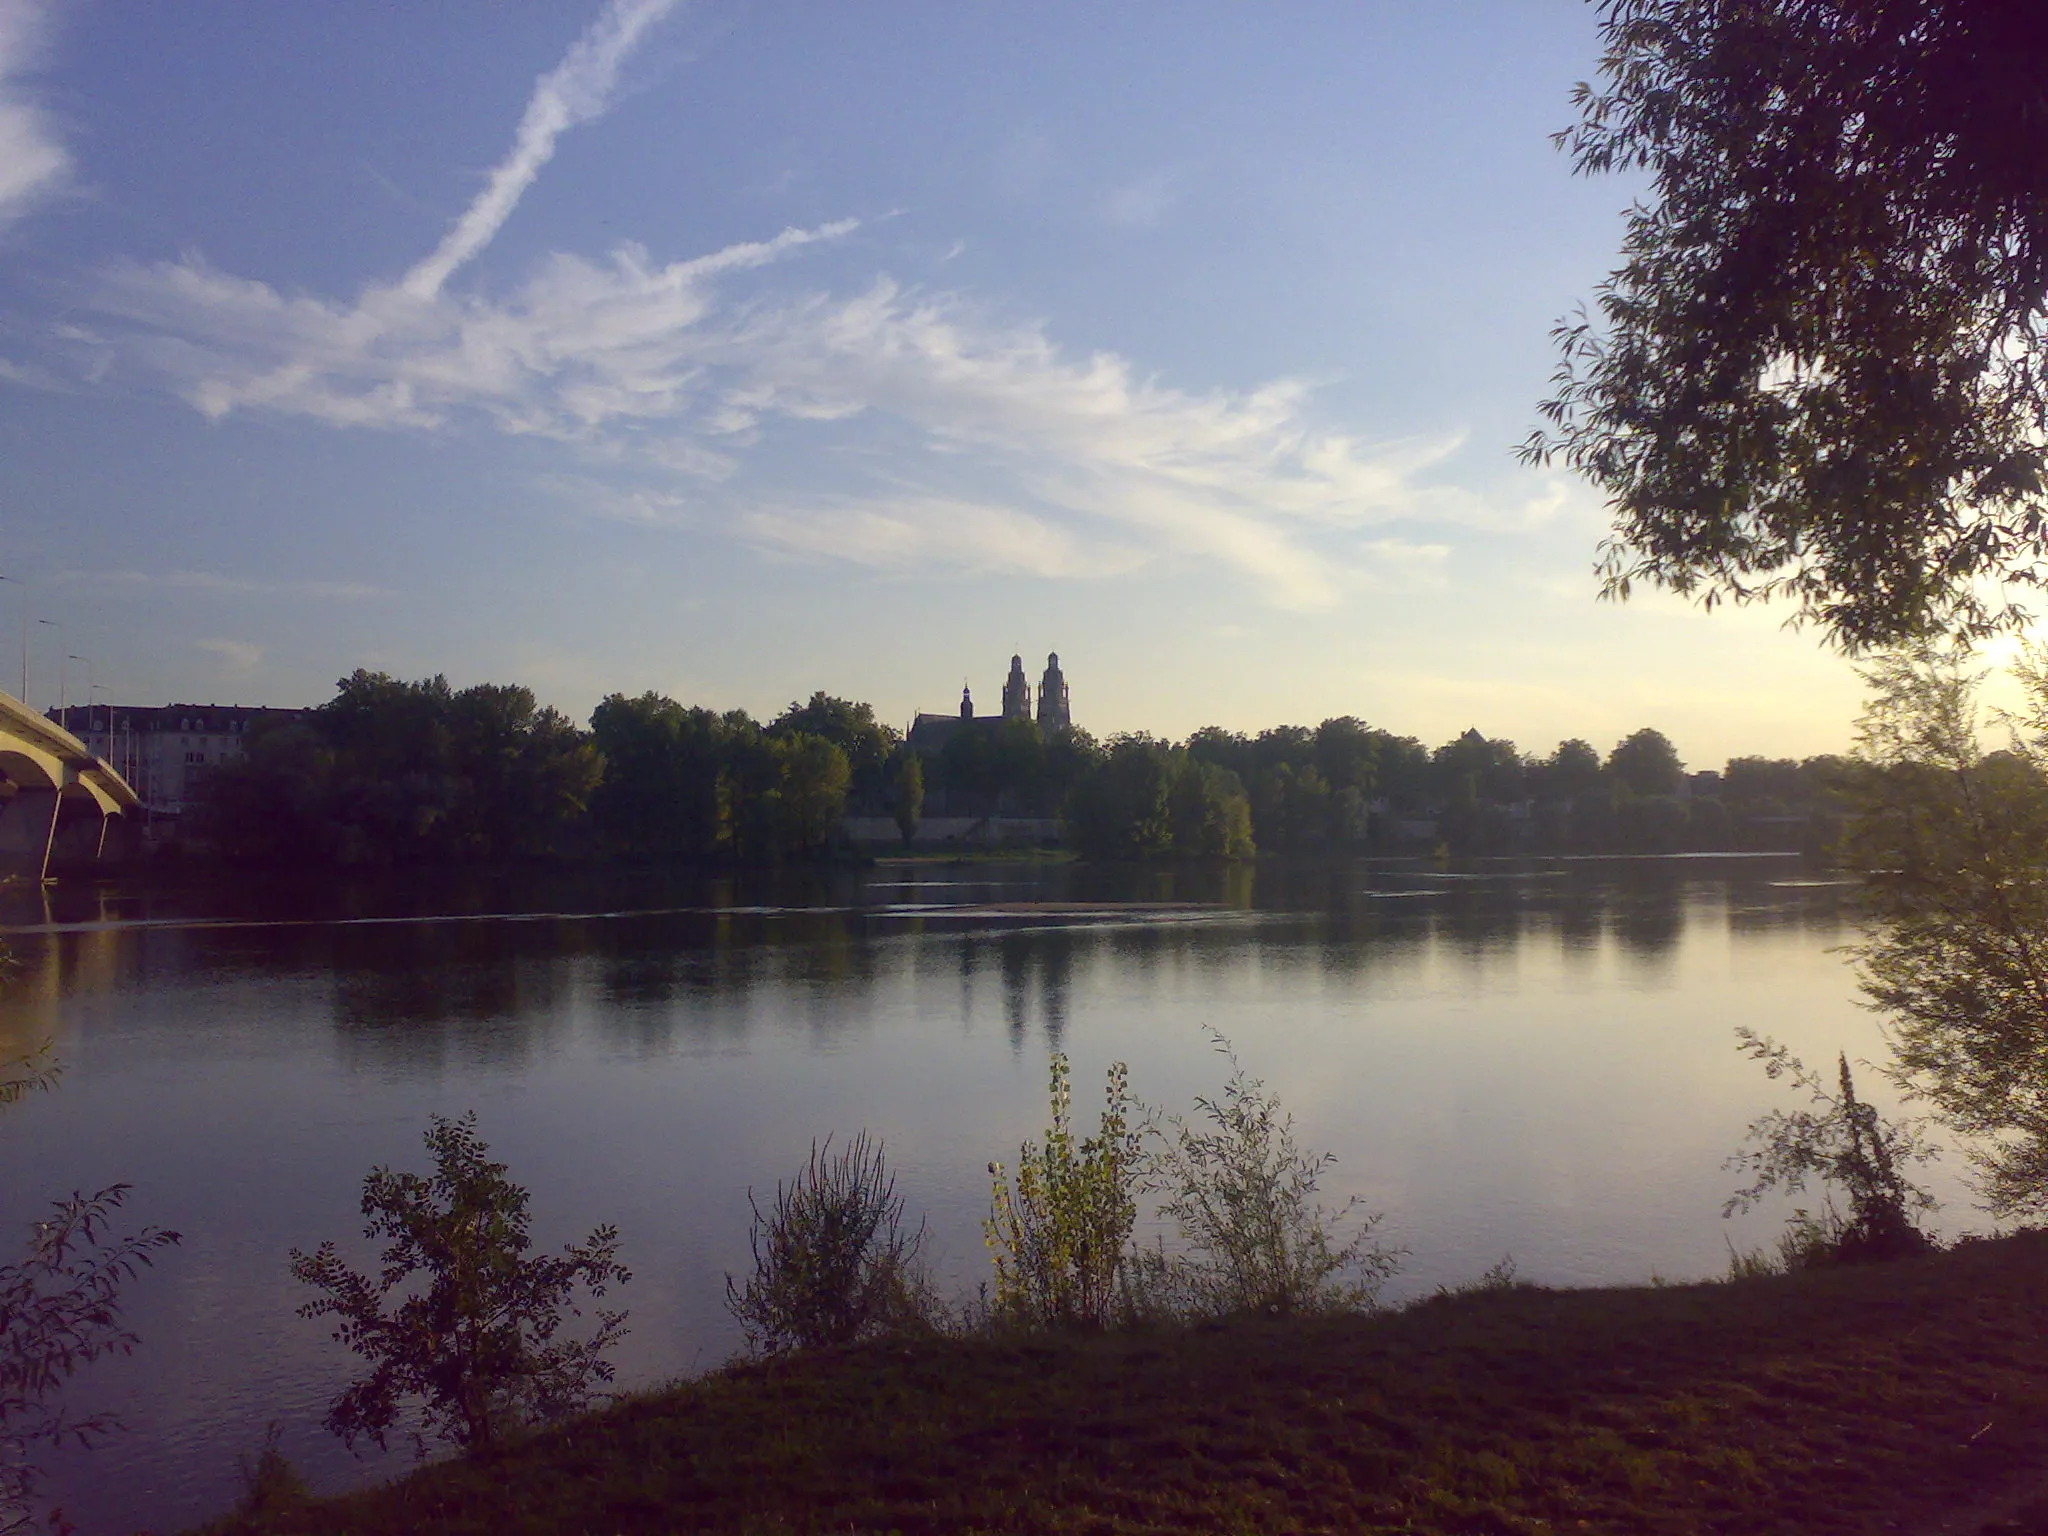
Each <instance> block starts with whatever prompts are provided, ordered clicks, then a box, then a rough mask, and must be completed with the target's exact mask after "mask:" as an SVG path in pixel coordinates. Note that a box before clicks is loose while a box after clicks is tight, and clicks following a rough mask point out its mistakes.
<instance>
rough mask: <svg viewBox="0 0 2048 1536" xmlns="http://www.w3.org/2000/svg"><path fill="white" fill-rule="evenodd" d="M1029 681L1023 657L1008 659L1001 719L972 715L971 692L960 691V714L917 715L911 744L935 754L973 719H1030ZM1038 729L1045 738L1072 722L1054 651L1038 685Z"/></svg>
mask: <svg viewBox="0 0 2048 1536" xmlns="http://www.w3.org/2000/svg"><path fill="white" fill-rule="evenodd" d="M1031 704H1032V699H1031V682H1030V680H1029V679H1028V678H1026V677H1025V676H1024V658H1023V657H1022V656H1012V657H1011V658H1010V675H1009V676H1008V677H1007V678H1005V679H1003V712H1002V714H1001V715H1000V716H996V715H980V716H977V715H976V714H975V713H974V690H973V689H971V688H962V689H961V690H960V713H959V714H958V715H926V714H920V715H919V716H918V717H917V719H916V720H915V721H914V722H913V723H912V724H911V727H910V744H911V745H912V746H913V747H916V748H918V749H919V750H921V751H937V750H938V749H939V748H941V747H943V746H944V745H945V744H946V742H947V740H948V739H950V738H951V737H952V735H953V733H954V732H955V731H957V730H959V729H960V728H961V727H962V726H963V725H971V724H973V723H974V721H975V720H976V719H982V720H992V719H1003V720H1029V719H1031V718H1032V712H1031ZM1037 719H1038V728H1039V729H1040V730H1041V731H1044V732H1046V733H1047V734H1048V735H1049V734H1051V733H1052V732H1054V731H1063V730H1065V729H1067V727H1069V726H1071V725H1072V724H1073V723H1074V717H1073V714H1072V711H1071V709H1070V708H1069V705H1068V702H1067V679H1066V677H1065V675H1064V674H1063V673H1061V671H1060V658H1059V653H1058V652H1057V651H1055V652H1054V653H1053V654H1052V655H1050V656H1048V657H1046V658H1045V676H1044V677H1042V678H1040V679H1039V682H1038V714H1037Z"/></svg>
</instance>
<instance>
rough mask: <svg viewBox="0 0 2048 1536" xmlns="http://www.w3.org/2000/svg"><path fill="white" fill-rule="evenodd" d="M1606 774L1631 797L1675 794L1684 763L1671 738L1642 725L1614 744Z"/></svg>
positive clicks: (1681, 776) (1683, 777)
mask: <svg viewBox="0 0 2048 1536" xmlns="http://www.w3.org/2000/svg"><path fill="white" fill-rule="evenodd" d="M1607 772H1608V774H1609V776H1610V777H1612V778H1614V779H1615V780H1617V781H1618V782H1620V783H1622V784H1625V785H1627V786H1628V789H1629V792H1630V793H1631V794H1636V795H1675V794H1677V793H1678V787H1679V785H1680V784H1681V783H1683V782H1684V779H1685V764H1684V763H1682V762H1680V761H1679V760H1678V749H1677V748H1676V747H1674V746H1672V745H1671V741H1670V738H1668V737H1667V736H1665V734H1664V733H1663V732H1662V731H1653V730H1651V729H1650V728H1649V727H1648V726H1644V727H1643V729H1641V730H1639V731H1632V732H1630V733H1629V735H1627V736H1626V737H1624V738H1623V739H1622V740H1621V741H1619V742H1617V743H1615V747H1614V750H1613V751H1612V752H1610V753H1608V754H1607Z"/></svg>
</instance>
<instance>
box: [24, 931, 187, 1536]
mask: <svg viewBox="0 0 2048 1536" xmlns="http://www.w3.org/2000/svg"><path fill="white" fill-rule="evenodd" d="M12 964H13V961H12V958H11V957H10V956H9V955H8V954H7V952H6V950H5V948H4V947H0V977H4V976H5V975H6V973H7V971H8V969H9V968H10V967H11V965H12ZM0 1072H4V1074H5V1075H0V1104H12V1103H15V1102H16V1101H17V1100H19V1099H22V1098H24V1097H26V1096H27V1095H28V1094H31V1093H47V1092H49V1091H50V1090H51V1089H52V1088H54V1087H55V1086H56V1084H57V1077H58V1072H59V1068H58V1066H57V1064H56V1062H55V1061H54V1060H52V1059H51V1057H50V1048H49V1046H48V1045H44V1046H42V1047H40V1048H38V1049H37V1050H35V1051H32V1052H30V1053H29V1054H28V1055H26V1056H22V1057H19V1058H17V1059H15V1060H12V1061H9V1062H7V1063H6V1064H5V1066H4V1067H0ZM127 1197H128V1186H127V1185H126V1184H110V1185H108V1186H107V1187H106V1188H105V1189H103V1190H101V1191H99V1193H98V1194H94V1195H80V1194H75V1193H74V1194H73V1195H71V1197H70V1198H69V1199H65V1200H58V1201H54V1202H52V1205H51V1214H50V1215H49V1216H46V1217H45V1218H44V1219H43V1220H41V1221H39V1222H37V1223H35V1225H34V1226H33V1227H31V1228H30V1229H29V1242H28V1252H27V1253H26V1254H25V1255H24V1256H23V1257H22V1258H21V1260H20V1261H19V1262H17V1263H13V1264H0V1536H15V1533H16V1532H21V1531H26V1530H28V1529H29V1528H30V1527H31V1525H32V1523H33V1511H32V1509H31V1507H30V1505H31V1502H32V1501H33V1500H34V1498H35V1491H36V1485H37V1483H38V1481H39V1478H38V1476H37V1472H36V1467H35V1463H34V1462H32V1461H31V1460H30V1459H29V1455H30V1452H31V1451H32V1450H33V1449H34V1448H35V1447H36V1446H38V1445H47V1446H53V1447H54V1446H59V1445H63V1444H65V1443H66V1442H70V1443H73V1444H77V1445H80V1446H87V1445H91V1444H92V1442H93V1441H94V1440H96V1439H98V1438H99V1437H100V1436H102V1435H106V1434H111V1433H112V1432H113V1431H115V1430H117V1429H119V1428H120V1427H121V1426H120V1422H119V1421H118V1420H117V1419H115V1418H114V1417H113V1416H112V1415H111V1414H90V1415H85V1416H71V1415H67V1414H66V1413H65V1412H64V1410H63V1408H62V1407H61V1406H60V1405H59V1404H58V1402H57V1396H58V1394H59V1393H60V1392H61V1391H62V1389H63V1386H64V1383H65V1382H66V1381H68V1380H69V1379H70V1378H71V1376H72V1374H73V1373H74V1372H76V1371H77V1370H78V1369H79V1367H81V1366H84V1365H88V1364H90V1363H91V1362H92V1361H94V1360H97V1359H99V1358H100V1357H101V1356H103V1355H114V1354H119V1355H125V1354H129V1353H131V1352H132V1351H133V1350H134V1348H135V1346H136V1344H137V1343H138V1342H139V1340H138V1339H137V1338H136V1336H135V1335H134V1334H133V1333H131V1332H130V1331H129V1330H128V1329H126V1328H124V1327H122V1326H121V1305H120V1297H121V1287H122V1286H123V1285H124V1284H125V1283H126V1282H127V1281H129V1280H131V1279H133V1278H134V1277H135V1275H136V1273H137V1272H138V1271H139V1270H142V1269H146V1268H148V1267H149V1265H150V1264H151V1262H152V1260H151V1258H150V1255H151V1254H152V1253H154V1252H155V1251H156V1250H157V1249H159V1248H166V1247H170V1246H171V1245H173V1244H175V1243H176V1242H177V1241H178V1240H179V1239H178V1234H177V1233H175V1232H163V1231H159V1230H158V1229H157V1228H155V1227H144V1228H143V1229H142V1230H141V1231H140V1232H137V1233H135V1234H133V1235H132V1236H128V1237H114V1236H113V1235H112V1234H111V1233H110V1232H109V1231H108V1230H107V1228H108V1221H109V1218H110V1217H111V1216H112V1215H113V1213H114V1211H116V1210H117V1209H119V1207H120V1206H121V1203H122V1202H123V1201H124V1200H126V1199H127Z"/></svg>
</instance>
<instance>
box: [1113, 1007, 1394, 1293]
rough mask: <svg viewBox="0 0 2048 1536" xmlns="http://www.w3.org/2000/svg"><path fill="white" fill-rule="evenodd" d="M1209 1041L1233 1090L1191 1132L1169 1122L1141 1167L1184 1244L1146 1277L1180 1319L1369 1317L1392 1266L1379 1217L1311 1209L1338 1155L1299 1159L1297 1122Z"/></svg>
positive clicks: (1185, 1123)
mask: <svg viewBox="0 0 2048 1536" xmlns="http://www.w3.org/2000/svg"><path fill="white" fill-rule="evenodd" d="M1212 1039H1213V1040H1214V1043H1215V1045H1216V1048H1217V1050H1218V1051H1220V1052H1221V1053H1222V1054H1223V1055H1224V1056H1225V1057H1226V1058H1227V1059H1228V1060H1229V1062H1230V1080H1229V1081H1228V1082H1226V1083H1225V1084H1224V1085H1223V1092H1222V1094H1221V1096H1220V1097H1218V1098H1214V1099H1209V1098H1197V1099H1196V1100H1195V1110H1196V1115H1195V1117H1194V1120H1193V1121H1192V1122H1190V1121H1189V1120H1187V1119H1183V1118H1182V1117H1180V1116H1178V1115H1176V1116H1172V1117H1169V1118H1168V1120H1167V1122H1166V1126H1167V1129H1166V1130H1164V1131H1162V1132H1161V1134H1160V1138H1159V1142H1160V1145H1159V1147H1158V1149H1157V1150H1156V1151H1154V1152H1153V1153H1152V1154H1151V1156H1150V1157H1149V1158H1148V1159H1147V1164H1146V1169H1145V1178H1144V1182H1145V1185H1146V1186H1147V1187H1148V1188H1150V1189H1151V1190H1153V1191H1154V1192H1156V1193H1158V1194H1160V1195H1161V1196H1162V1197H1163V1198H1162V1199H1161V1201H1160V1206H1159V1213H1160V1215H1161V1216H1164V1217H1167V1218H1170V1219H1171V1220H1172V1221H1173V1222H1174V1224H1175V1225H1176V1226H1177V1227H1178V1228H1179V1231H1180V1239H1181V1244H1182V1248H1181V1251H1180V1252H1179V1253H1177V1254H1175V1255H1173V1256H1172V1257H1171V1258H1170V1259H1166V1260H1165V1261H1164V1266H1163V1273H1162V1265H1161V1263H1160V1261H1159V1259H1157V1258H1155V1259H1154V1260H1153V1261H1152V1263H1151V1265H1150V1268H1151V1269H1152V1271H1153V1273H1154V1275H1155V1276H1157V1277H1159V1278H1160V1279H1163V1280H1164V1281H1165V1282H1166V1284H1167V1287H1168V1290H1169V1293H1170V1295H1171V1297H1172V1298H1173V1302H1174V1305H1175V1306H1176V1307H1177V1308H1179V1309H1181V1310H1184V1311H1187V1312H1191V1313H1193V1314H1194V1315H1197V1316H1227V1315H1230V1314H1234V1313H1246V1312H1257V1313H1265V1314H1268V1315H1275V1316H1292V1315H1296V1314H1301V1313H1316V1312H1334V1311H1347V1310H1352V1309H1357V1308H1366V1307H1370V1306H1372V1305H1373V1304H1374V1302H1375V1300H1376V1298H1377V1296H1378V1293H1379V1289H1380V1286H1381V1285H1382V1284H1383V1283H1384V1282H1385V1281H1386V1279H1387V1277H1388V1276H1389V1275H1391V1274H1392V1273H1393V1272H1394V1270H1395V1268H1396V1266H1397V1264H1398V1261H1399V1257H1400V1255H1399V1253H1398V1251H1396V1250H1391V1249H1386V1248H1382V1247H1380V1246H1379V1245H1377V1244H1376V1243H1374V1242H1372V1241H1371V1233H1372V1228H1373V1226H1374V1225H1375V1224H1376V1223H1377V1222H1378V1220H1379V1218H1378V1216H1376V1215H1372V1214H1357V1213H1358V1207H1359V1201H1358V1199H1357V1198H1356V1197H1353V1198H1352V1199H1351V1200H1349V1201H1347V1202H1346V1203H1345V1204H1344V1205H1342V1206H1340V1207H1339V1208H1337V1209H1336V1210H1334V1211H1333V1210H1330V1209H1328V1208H1327V1207H1325V1206H1323V1205H1322V1204H1321V1203H1320V1202H1318V1201H1317V1200H1316V1198H1315V1195H1316V1186H1317V1184H1318V1183H1319V1181H1320V1180H1321V1177H1322V1175H1323V1172H1324V1171H1325V1170H1326V1169H1327V1168H1329V1166H1330V1165H1331V1164H1332V1163H1334V1162H1335V1161H1336V1158H1335V1156H1334V1154H1331V1153H1327V1152H1326V1153H1322V1154H1320V1155H1317V1156H1310V1155H1308V1154H1305V1153H1303V1152H1302V1151H1301V1150H1300V1148H1299V1147H1297V1146H1296V1145H1295V1141H1294V1117H1293V1116H1292V1115H1289V1114H1286V1113H1285V1112H1283V1111H1282V1109H1281V1108H1280V1103H1279V1100H1278V1099H1277V1098H1275V1097H1274V1095H1273V1094H1272V1093H1271V1092H1270V1091H1268V1089H1267V1088H1266V1085H1265V1084H1264V1083H1263V1082H1261V1081H1260V1080H1259V1079H1258V1078H1255V1077H1250V1076H1247V1075H1246V1073H1245V1070H1244V1067H1243V1065H1242V1064H1241V1063H1239V1061H1238V1059H1237V1056H1236V1054H1235V1052H1233V1051H1232V1050H1231V1048H1230V1044H1229V1042H1228V1041H1226V1040H1225V1039H1223V1037H1222V1036H1220V1035H1212ZM1347 1227H1348V1228H1349V1229H1350V1230H1349V1232H1348V1234H1347V1232H1346V1228H1347ZM1162 1253H1163V1251H1162Z"/></svg>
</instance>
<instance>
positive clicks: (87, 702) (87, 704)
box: [58, 656, 92, 735]
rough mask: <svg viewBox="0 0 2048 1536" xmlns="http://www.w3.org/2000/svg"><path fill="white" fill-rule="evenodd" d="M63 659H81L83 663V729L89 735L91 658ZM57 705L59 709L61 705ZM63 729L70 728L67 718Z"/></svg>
mask: <svg viewBox="0 0 2048 1536" xmlns="http://www.w3.org/2000/svg"><path fill="white" fill-rule="evenodd" d="M64 659H65V660H66V661H82V662H84V663H85V729H86V734H88V735H90V734H91V733H92V658H91V657H90V656H67V657H65V658H64ZM58 707H59V708H60V709H61V708H62V707H63V706H61V705H59V706H58ZM64 729H65V730H67V731H68V730H70V729H71V722H70V721H69V720H66V721H65V722H64Z"/></svg>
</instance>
